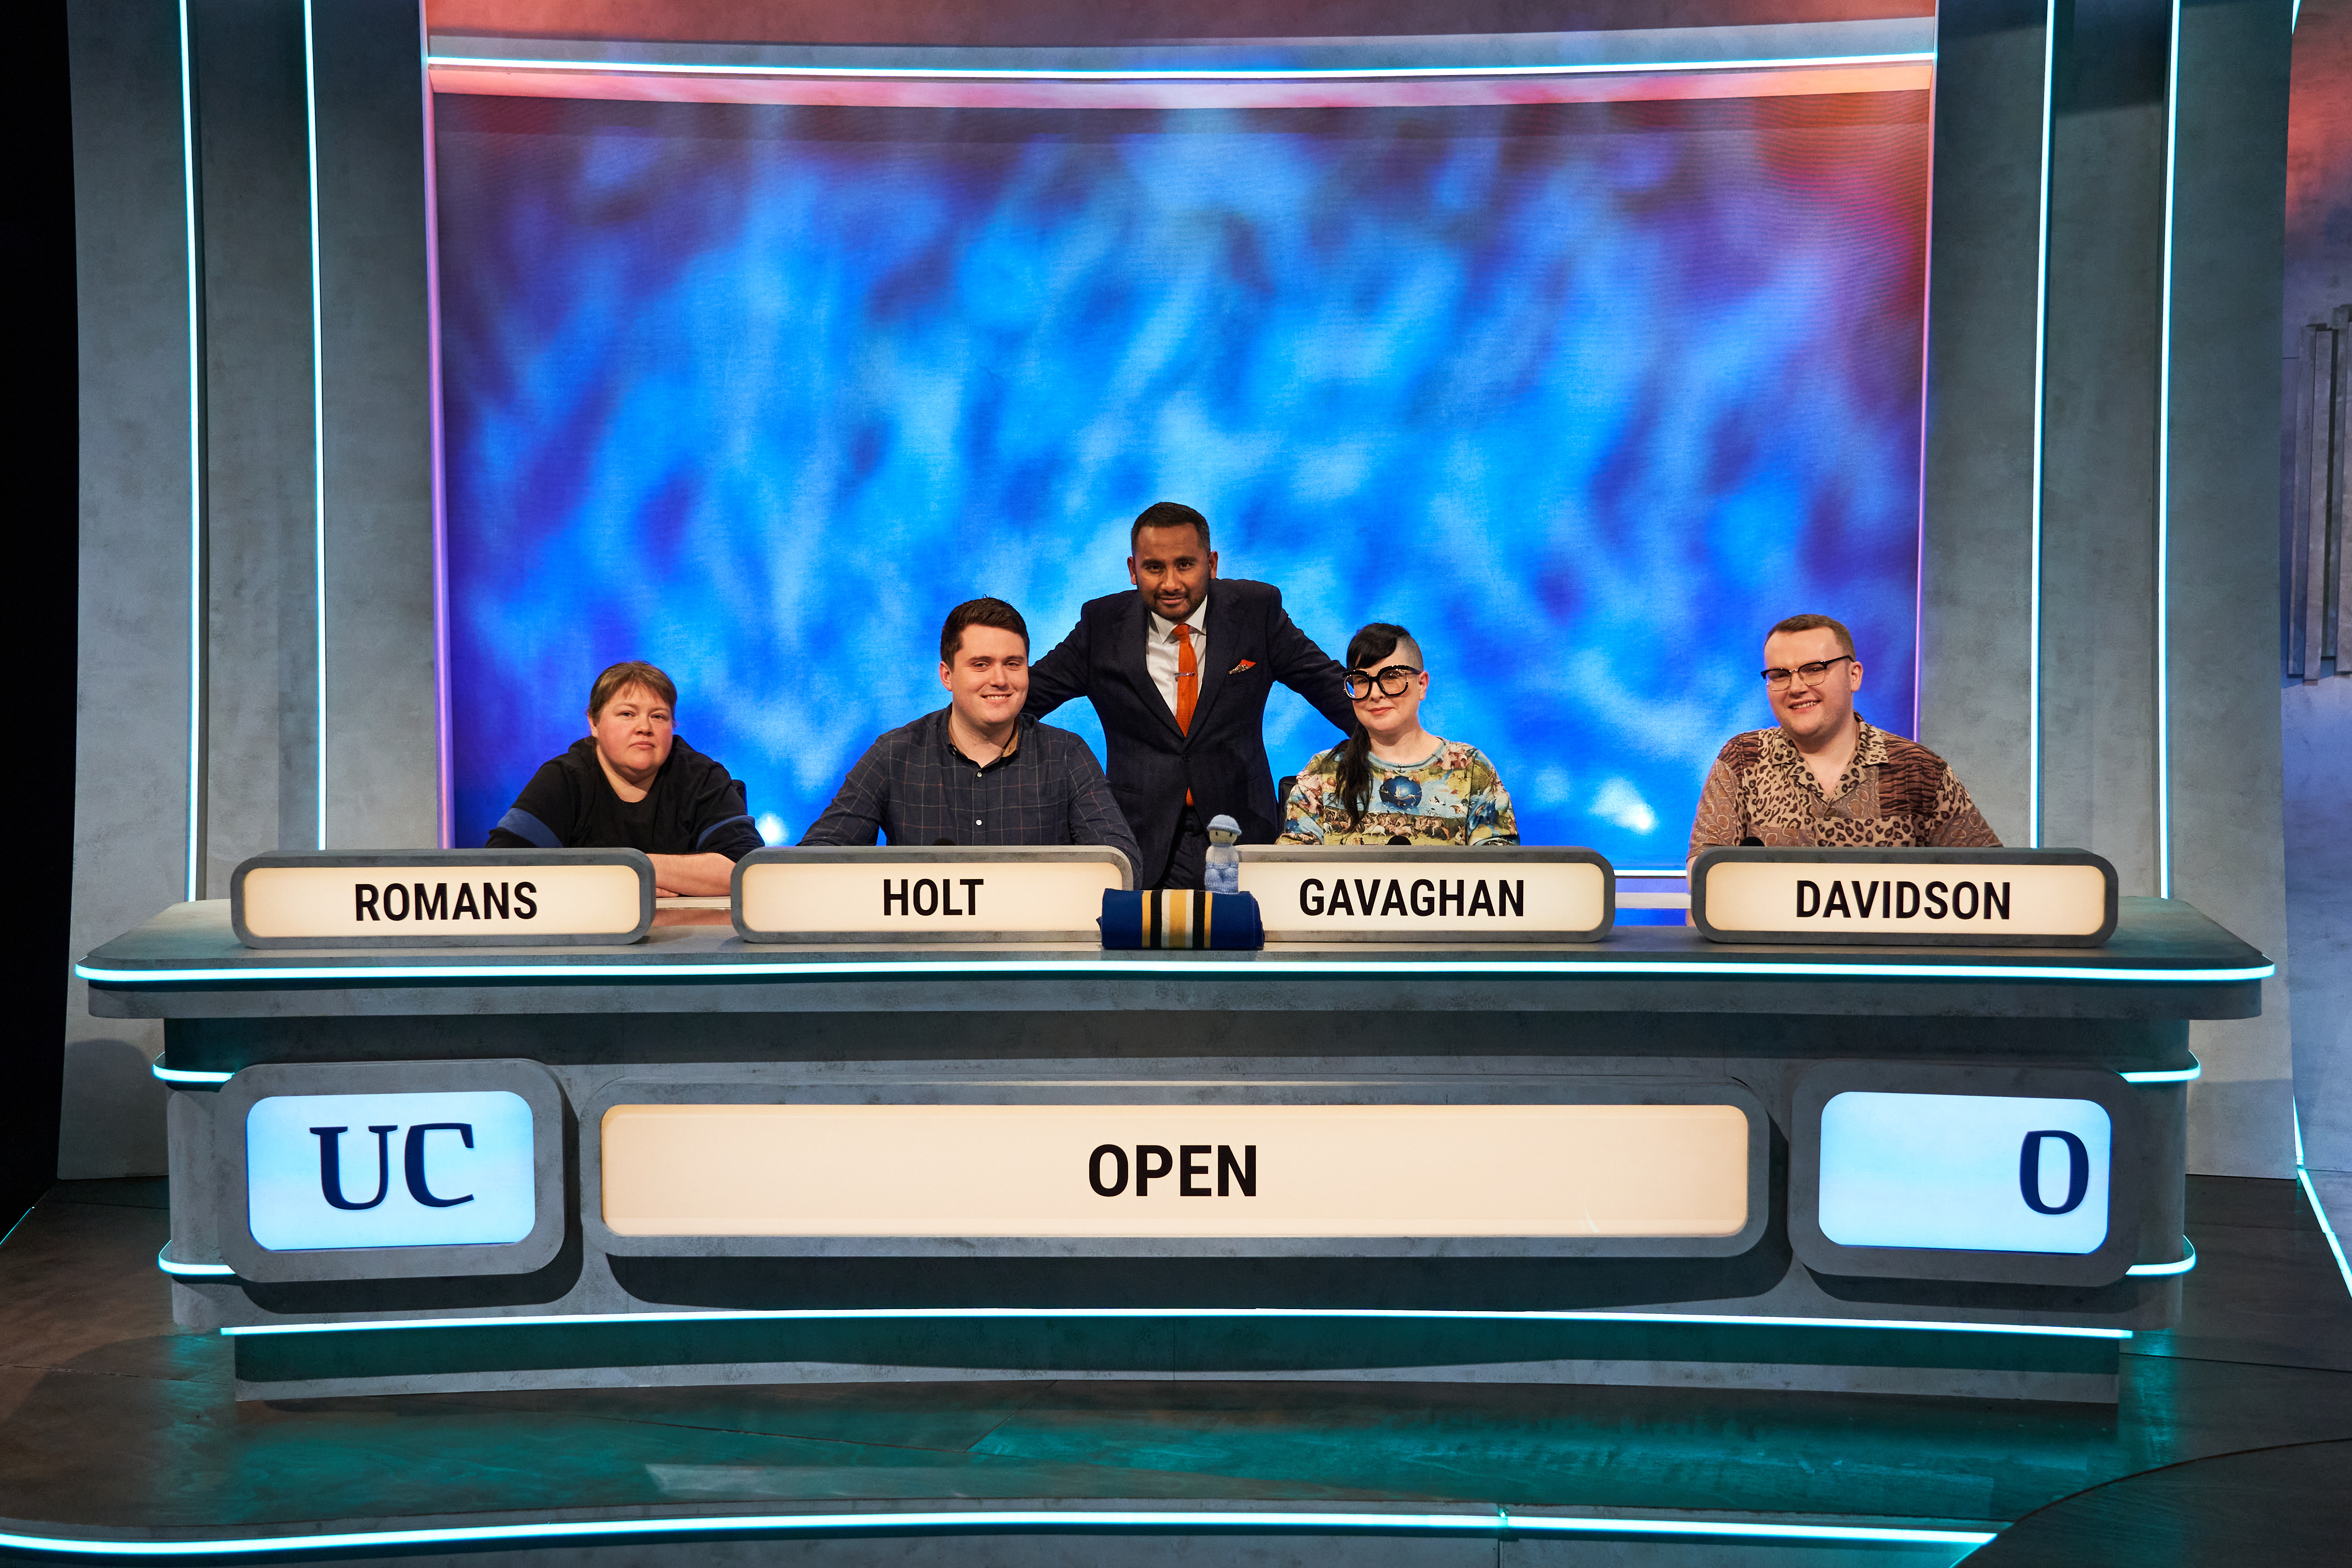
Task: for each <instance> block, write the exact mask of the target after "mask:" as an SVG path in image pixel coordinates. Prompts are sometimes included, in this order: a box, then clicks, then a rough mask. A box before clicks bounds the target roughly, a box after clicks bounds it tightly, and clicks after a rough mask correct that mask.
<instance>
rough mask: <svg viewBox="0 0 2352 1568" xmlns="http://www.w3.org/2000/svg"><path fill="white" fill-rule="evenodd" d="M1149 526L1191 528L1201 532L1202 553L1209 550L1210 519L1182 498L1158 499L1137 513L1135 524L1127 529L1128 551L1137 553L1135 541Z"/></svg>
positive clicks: (1204, 553) (1130, 553)
mask: <svg viewBox="0 0 2352 1568" xmlns="http://www.w3.org/2000/svg"><path fill="white" fill-rule="evenodd" d="M1147 528H1191V529H1197V530H1199V531H1200V534H1201V553H1202V554H1203V555H1206V554H1207V553H1208V552H1209V520H1208V519H1207V518H1205V517H1202V515H1201V514H1200V513H1199V512H1197V511H1194V510H1192V508H1191V507H1189V506H1186V505H1185V504H1184V503H1183V502H1182V501H1180V500H1156V501H1153V502H1152V503H1151V504H1150V506H1148V507H1145V508H1144V509H1143V510H1142V511H1140V512H1139V513H1138V514H1137V515H1136V519H1135V526H1134V527H1133V528H1130V529H1129V530H1128V531H1127V552H1128V553H1129V555H1132V554H1134V553H1135V542H1136V541H1137V540H1139V539H1140V538H1142V537H1143V531H1144V530H1145V529H1147Z"/></svg>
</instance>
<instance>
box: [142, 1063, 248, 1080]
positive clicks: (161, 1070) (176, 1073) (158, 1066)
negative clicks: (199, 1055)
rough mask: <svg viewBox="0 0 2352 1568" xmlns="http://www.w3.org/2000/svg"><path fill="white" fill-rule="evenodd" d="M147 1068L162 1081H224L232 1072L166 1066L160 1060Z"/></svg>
mask: <svg viewBox="0 0 2352 1568" xmlns="http://www.w3.org/2000/svg"><path fill="white" fill-rule="evenodd" d="M147 1070H148V1071H149V1072H150V1073H152V1074H153V1075H154V1076H155V1077H156V1078H157V1079H161V1080H162V1081H163V1082H164V1083H207V1084H222V1083H226V1082H227V1081H228V1080H229V1079H232V1078H234V1077H235V1076H236V1074H234V1073H225V1072H198V1071H197V1070H196V1069H195V1068H167V1067H165V1066H164V1065H163V1063H162V1062H160V1061H158V1062H151V1063H149V1064H148V1067H147Z"/></svg>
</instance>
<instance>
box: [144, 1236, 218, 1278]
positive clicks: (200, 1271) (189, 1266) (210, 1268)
mask: <svg viewBox="0 0 2352 1568" xmlns="http://www.w3.org/2000/svg"><path fill="white" fill-rule="evenodd" d="M171 1250H172V1244H171V1243H170V1242H168V1241H167V1242H165V1243H164V1244H163V1251H162V1252H158V1253H157V1254H156V1255H155V1267H156V1268H160V1269H162V1270H163V1272H164V1273H166V1274H169V1275H170V1276H172V1278H173V1279H230V1278H234V1277H235V1275H236V1269H234V1268H230V1267H229V1266H228V1265H227V1264H226V1263H179V1262H174V1261H173V1259H172V1258H170V1257H169V1256H167V1255H168V1254H169V1253H170V1252H171Z"/></svg>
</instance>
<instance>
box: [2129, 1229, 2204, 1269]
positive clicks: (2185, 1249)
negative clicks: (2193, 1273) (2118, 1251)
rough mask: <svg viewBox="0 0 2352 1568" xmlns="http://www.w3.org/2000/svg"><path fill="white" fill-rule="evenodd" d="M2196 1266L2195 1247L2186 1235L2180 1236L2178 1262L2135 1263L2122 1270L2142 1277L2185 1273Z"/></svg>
mask: <svg viewBox="0 0 2352 1568" xmlns="http://www.w3.org/2000/svg"><path fill="white" fill-rule="evenodd" d="M2196 1267H2197V1248H2196V1247H2195V1246H2194V1245H2193V1244H2192V1243H2191V1242H2190V1241H2189V1238H2188V1237H2185V1236H2184V1237H2181V1238H2180V1261H2179V1262H2178V1263H2135V1264H2133V1265H2132V1266H2131V1267H2130V1268H2126V1269H2125V1270H2124V1272H2125V1273H2126V1274H2129V1275H2135V1276H2137V1277H2139V1278H2142V1279H2146V1278H2148V1277H2150V1276H2161V1275H2166V1274H2186V1273H2188V1272H2189V1270H2190V1269H2192V1268H2196Z"/></svg>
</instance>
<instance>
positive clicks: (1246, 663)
mask: <svg viewBox="0 0 2352 1568" xmlns="http://www.w3.org/2000/svg"><path fill="white" fill-rule="evenodd" d="M1255 668H1257V660H1255V659H1254V658H1245V659H1244V660H1242V661H1241V662H1240V663H1239V664H1237V665H1235V666H1234V667H1233V668H1231V669H1229V670H1227V671H1225V673H1226V674H1227V675H1239V674H1240V673H1241V672H1242V671H1243V670H1244V669H1255Z"/></svg>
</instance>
